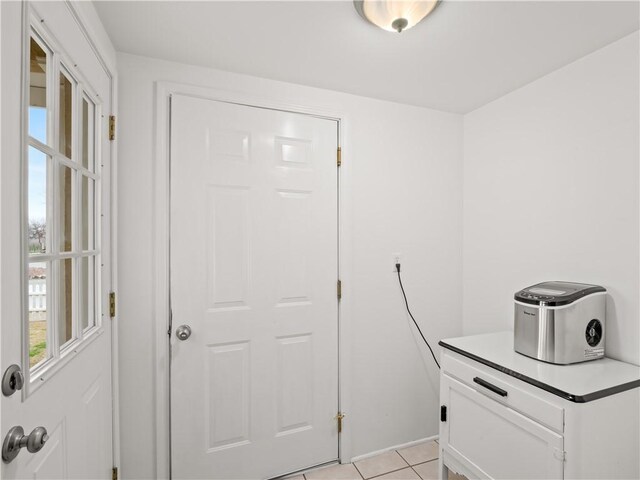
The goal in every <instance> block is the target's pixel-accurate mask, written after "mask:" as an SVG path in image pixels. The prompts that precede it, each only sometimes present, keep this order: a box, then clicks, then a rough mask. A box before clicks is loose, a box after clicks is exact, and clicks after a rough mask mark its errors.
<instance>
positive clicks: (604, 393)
mask: <svg viewBox="0 0 640 480" xmlns="http://www.w3.org/2000/svg"><path fill="white" fill-rule="evenodd" d="M438 345H440V346H441V347H444V348H447V349H449V350H451V351H452V352H455V353H458V354H460V355H462V356H463V357H467V358H470V359H471V360H475V361H476V362H478V363H482V364H483V365H486V366H487V367H491V368H493V369H495V370H498V371H499V372H502V373H504V374H506V375H509V376H511V377H514V378H517V379H518V380H522V381H523V382H525V383H528V384H530V385H533V386H534V387H538V388H540V389H542V390H544V391H546V392H549V393H552V394H554V395H557V396H558V397H561V398H564V399H565V400H569V401H570V402H574V403H587V402H592V401H594V400H598V399H599V398H604V397H609V396H611V395H615V394H616V393H621V392H626V391H627V390H632V389H634V388H638V387H640V379H639V380H634V381H632V382H627V383H623V384H620V385H616V386H614V387H609V388H605V389H604V390H598V391H597V392H592V393H587V394H586V395H574V394H573V393H568V392H565V391H563V390H560V389H558V388H556V387H553V386H551V385H548V384H546V383H543V382H541V381H539V380H536V379H534V378H531V377H527V376H526V375H523V374H521V373H518V372H514V371H513V370H510V369H508V368H506V367H503V366H501V365H498V364H497V363H493V362H491V361H489V360H486V359H484V358H482V357H479V356H477V355H474V354H473V353H469V352H467V351H465V350H462V349H461V348H458V347H454V346H453V345H449V344H447V343H445V342H443V341H442V340H440V342H438Z"/></svg>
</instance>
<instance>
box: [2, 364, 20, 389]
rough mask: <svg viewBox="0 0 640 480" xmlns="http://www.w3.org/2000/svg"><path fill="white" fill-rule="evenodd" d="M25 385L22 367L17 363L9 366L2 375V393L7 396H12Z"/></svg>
mask: <svg viewBox="0 0 640 480" xmlns="http://www.w3.org/2000/svg"><path fill="white" fill-rule="evenodd" d="M23 385H24V375H22V371H21V370H20V367H19V366H18V365H16V364H13V365H11V366H10V367H9V368H7V369H6V370H5V372H4V375H3V376H2V394H3V395H4V396H5V397H10V396H11V395H13V394H14V393H16V391H17V390H22V387H23Z"/></svg>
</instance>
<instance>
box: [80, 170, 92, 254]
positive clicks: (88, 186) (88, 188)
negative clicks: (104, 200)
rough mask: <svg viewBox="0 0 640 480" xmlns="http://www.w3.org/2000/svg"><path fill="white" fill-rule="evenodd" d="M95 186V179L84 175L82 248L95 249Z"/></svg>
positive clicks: (81, 211)
mask: <svg viewBox="0 0 640 480" xmlns="http://www.w3.org/2000/svg"><path fill="white" fill-rule="evenodd" d="M94 188H95V182H94V180H93V179H91V178H88V177H86V176H85V175H83V176H82V179H81V184H80V189H81V200H80V201H81V205H80V223H81V226H80V229H81V230H80V247H81V249H82V250H84V251H86V250H93V249H94V248H95V246H94V232H95V229H94V220H93V219H94V207H93V199H94Z"/></svg>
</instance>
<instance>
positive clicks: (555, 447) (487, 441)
mask: <svg viewBox="0 0 640 480" xmlns="http://www.w3.org/2000/svg"><path fill="white" fill-rule="evenodd" d="M440 395H441V400H442V404H443V405H446V407H447V419H446V421H445V422H443V423H441V424H440V442H441V448H442V449H443V450H444V451H445V452H446V455H447V456H451V457H453V458H455V459H456V460H458V461H460V462H462V463H463V464H466V465H467V466H468V467H469V468H471V469H473V470H476V471H477V475H478V476H479V477H486V478H496V479H545V478H546V479H562V478H563V467H564V463H563V455H562V452H563V438H562V436H560V435H558V434H557V433H554V432H552V431H551V430H549V429H547V428H545V427H543V426H542V425H540V424H539V423H537V422H535V421H533V420H530V419H529V418H527V417H525V416H523V415H521V414H519V413H517V412H515V411H514V410H511V409H510V408H508V407H506V406H504V405H502V404H500V403H498V402H496V401H495V400H493V399H491V398H489V397H487V396H486V395H485V394H482V393H479V392H478V391H476V390H475V389H473V388H471V387H469V386H467V385H465V384H463V383H460V382H458V381H457V380H454V379H453V378H451V377H449V376H448V375H446V374H443V375H442V376H441V384H440Z"/></svg>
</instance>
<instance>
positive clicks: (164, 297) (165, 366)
mask: <svg viewBox="0 0 640 480" xmlns="http://www.w3.org/2000/svg"><path fill="white" fill-rule="evenodd" d="M178 94H179V95H186V96H191V97H196V98H201V99H204V100H214V101H219V102H225V103H234V104H240V105H245V106H249V107H257V108H266V109H270V110H280V111H286V112H291V113H299V114H303V115H310V116H315V117H322V118H326V119H329V120H334V121H336V122H337V127H338V146H339V147H340V148H341V149H342V164H341V166H340V168H339V169H337V174H338V276H339V278H340V280H341V281H342V298H341V300H340V302H339V303H338V408H339V411H341V412H343V413H345V415H346V417H345V427H346V428H344V429H343V431H342V433H341V434H340V435H339V437H338V457H339V461H340V463H345V462H349V461H350V460H351V453H352V448H351V445H352V433H351V428H350V426H349V411H350V406H351V402H350V400H351V391H350V385H351V382H350V376H349V372H350V370H351V358H350V349H349V346H350V339H351V338H352V337H351V335H350V331H349V325H350V323H351V322H350V321H349V319H350V318H351V309H352V304H353V302H352V297H353V295H352V292H353V289H352V288H351V287H352V281H351V279H352V278H353V275H352V273H353V271H352V262H351V259H352V258H353V255H352V253H353V249H352V230H351V227H350V226H351V225H352V222H351V219H352V208H353V202H352V198H351V196H350V194H349V193H348V192H350V191H351V189H350V188H349V186H350V185H351V168H352V166H351V163H352V162H351V161H350V156H349V150H348V148H347V147H348V141H347V140H348V135H347V128H346V125H347V118H346V115H344V114H343V113H342V112H336V111H331V110H327V109H325V108H322V107H318V106H311V105H295V104H291V103H288V102H285V101H282V100H278V99H267V98H259V97H254V96H252V95H250V94H245V93H238V92H232V91H227V90H220V89H216V88H209V87H201V86H194V85H188V84H182V83H176V82H165V81H159V82H155V108H156V110H155V127H154V133H155V138H154V149H155V151H154V152H153V157H154V162H153V166H154V172H153V173H152V176H153V180H154V191H153V209H154V213H153V221H154V228H153V234H154V235H153V238H154V240H153V253H152V258H153V268H154V270H153V279H154V284H153V286H152V305H153V309H154V311H153V315H154V318H155V323H154V327H155V331H154V332H153V337H154V339H155V342H154V346H155V398H156V412H155V414H156V416H155V425H156V431H155V436H156V478H171V435H170V434H171V432H170V424H171V422H170V419H171V402H170V395H171V389H170V387H171V384H170V374H171V370H170V368H171V365H170V344H169V336H168V330H169V320H170V318H169V317H170V308H169V307H170V305H169V295H170V289H169V282H170V277H169V239H170V223H169V212H170V188H171V185H170V172H169V169H170V163H169V155H170V148H169V142H170V134H171V131H170V120H171V112H170V108H171V96H172V95H178Z"/></svg>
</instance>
